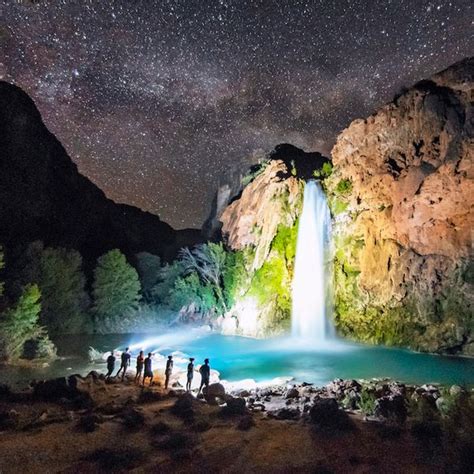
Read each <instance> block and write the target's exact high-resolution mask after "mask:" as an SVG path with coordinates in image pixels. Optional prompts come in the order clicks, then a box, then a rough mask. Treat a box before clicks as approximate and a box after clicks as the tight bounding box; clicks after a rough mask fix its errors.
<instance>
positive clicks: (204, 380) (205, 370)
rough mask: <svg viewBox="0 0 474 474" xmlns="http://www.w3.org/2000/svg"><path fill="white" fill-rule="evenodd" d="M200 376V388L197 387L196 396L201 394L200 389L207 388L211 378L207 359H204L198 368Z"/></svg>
mask: <svg viewBox="0 0 474 474" xmlns="http://www.w3.org/2000/svg"><path fill="white" fill-rule="evenodd" d="M199 373H200V374H201V386H200V387H199V391H198V395H199V394H200V393H201V390H202V387H204V386H205V387H206V389H207V387H209V378H210V377H211V368H210V367H209V359H204V364H203V365H201V367H199Z"/></svg>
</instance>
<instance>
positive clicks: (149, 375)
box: [143, 352, 153, 386]
mask: <svg viewBox="0 0 474 474" xmlns="http://www.w3.org/2000/svg"><path fill="white" fill-rule="evenodd" d="M151 355H152V354H151V352H149V353H148V357H147V358H146V359H145V363H144V364H145V373H144V374H143V386H145V379H148V378H149V379H150V386H151V384H152V383H153V369H152V367H151Z"/></svg>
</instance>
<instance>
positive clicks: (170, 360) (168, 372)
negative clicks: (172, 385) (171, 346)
mask: <svg viewBox="0 0 474 474" xmlns="http://www.w3.org/2000/svg"><path fill="white" fill-rule="evenodd" d="M172 372H173V356H168V360H167V361H166V370H165V389H167V388H168V384H169V381H170V377H171V373H172Z"/></svg>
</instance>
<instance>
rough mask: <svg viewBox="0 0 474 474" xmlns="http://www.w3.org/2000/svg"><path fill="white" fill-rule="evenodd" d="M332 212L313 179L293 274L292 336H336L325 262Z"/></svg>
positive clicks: (307, 192)
mask: <svg viewBox="0 0 474 474" xmlns="http://www.w3.org/2000/svg"><path fill="white" fill-rule="evenodd" d="M330 231H331V215H330V212H329V208H328V205H327V202H326V196H325V194H324V192H323V190H322V189H321V186H320V185H319V183H316V182H315V181H309V182H308V183H306V186H305V190H304V201H303V212H302V213H301V217H300V222H299V227H298V240H297V243H296V257H295V274H294V277H293V293H292V297H293V308H292V328H291V329H292V335H293V336H295V337H299V338H304V339H311V340H316V341H318V342H326V341H327V340H328V339H330V338H331V337H332V336H333V335H334V331H333V325H332V321H331V319H332V314H331V305H330V304H329V302H328V295H329V292H328V289H329V287H328V283H329V278H328V275H330V272H329V269H328V268H327V265H326V264H325V263H326V261H327V257H328V252H329V242H330V240H329V239H330Z"/></svg>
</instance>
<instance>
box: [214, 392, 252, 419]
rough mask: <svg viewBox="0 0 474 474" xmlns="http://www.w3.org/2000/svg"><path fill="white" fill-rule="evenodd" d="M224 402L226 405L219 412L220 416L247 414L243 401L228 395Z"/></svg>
mask: <svg viewBox="0 0 474 474" xmlns="http://www.w3.org/2000/svg"><path fill="white" fill-rule="evenodd" d="M225 400H226V405H225V406H224V407H222V409H221V411H220V415H221V416H233V415H245V414H246V413H247V406H246V403H245V399H243V398H239V397H232V396H229V395H228V396H226V398H225Z"/></svg>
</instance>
